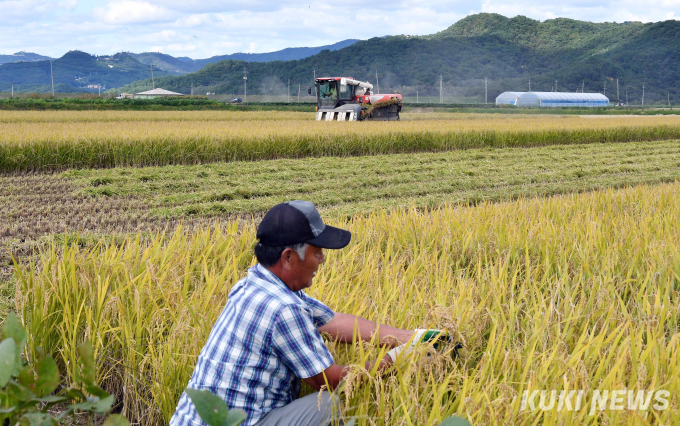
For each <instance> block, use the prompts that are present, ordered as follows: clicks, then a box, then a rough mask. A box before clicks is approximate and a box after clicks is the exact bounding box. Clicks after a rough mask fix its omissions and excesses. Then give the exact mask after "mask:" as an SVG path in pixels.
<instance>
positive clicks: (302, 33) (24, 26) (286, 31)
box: [0, 0, 680, 59]
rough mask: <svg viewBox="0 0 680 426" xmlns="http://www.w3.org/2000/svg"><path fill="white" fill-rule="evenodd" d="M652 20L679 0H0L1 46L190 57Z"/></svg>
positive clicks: (679, 11) (673, 13) (675, 9)
mask: <svg viewBox="0 0 680 426" xmlns="http://www.w3.org/2000/svg"><path fill="white" fill-rule="evenodd" d="M480 12H494V13H500V14H502V15H505V16H507V17H514V16H517V15H524V16H528V17H530V18H533V19H538V20H541V21H543V20H546V19H552V18H557V17H564V18H573V19H578V20H583V21H592V22H624V21H643V22H657V21H663V20H667V19H679V18H680V0H646V1H639V0H619V1H609V0H593V1H586V0H573V1H570V2H564V1H563V0H559V1H557V0H518V1H505V0H486V1H458V0H439V1H435V0H421V1H400V0H391V1H390V0H373V1H366V0H343V1H342V2H313V1H311V0H304V1H303V0H301V1H297V0H294V1H280V0H274V1H273V0H226V1H225V0H101V1H100V0H49V1H47V0H0V28H1V30H0V31H2V37H0V54H12V53H15V52H18V51H27V52H34V53H39V54H42V55H47V56H51V57H55V58H56V57H60V56H62V55H63V54H64V53H66V52H68V51H69V50H82V51H85V52H88V53H91V54H96V55H108V54H113V53H117V52H121V51H129V52H135V53H140V52H162V53H167V54H169V55H173V56H188V57H191V58H194V59H202V58H208V57H211V56H215V55H224V54H230V53H236V52H250V53H262V52H272V51H276V50H281V49H284V48H286V47H311V46H323V45H327V44H332V43H335V42H338V41H340V40H345V39H349V38H357V39H369V38H372V37H379V36H384V35H397V34H412V35H425V34H433V33H436V32H438V31H441V30H443V29H446V28H447V27H449V26H451V25H452V24H454V23H455V22H456V21H458V20H460V19H462V18H464V17H465V16H468V15H470V14H475V13H480Z"/></svg>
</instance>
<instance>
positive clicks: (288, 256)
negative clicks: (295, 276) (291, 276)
mask: <svg viewBox="0 0 680 426" xmlns="http://www.w3.org/2000/svg"><path fill="white" fill-rule="evenodd" d="M293 252H294V250H293V249H291V248H290V247H288V248H287V249H285V250H284V251H283V253H281V266H283V267H284V269H288V270H289V269H290V268H291V261H292V260H293Z"/></svg>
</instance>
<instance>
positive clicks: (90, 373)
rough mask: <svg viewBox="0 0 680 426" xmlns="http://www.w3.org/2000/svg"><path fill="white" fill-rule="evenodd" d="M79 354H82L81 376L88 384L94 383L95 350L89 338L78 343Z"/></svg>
mask: <svg viewBox="0 0 680 426" xmlns="http://www.w3.org/2000/svg"><path fill="white" fill-rule="evenodd" d="M78 356H80V363H81V369H80V378H81V379H82V381H83V383H85V384H86V385H94V378H95V368H94V352H93V350H92V344H91V343H90V341H89V340H86V341H84V342H83V343H81V344H80V345H78Z"/></svg>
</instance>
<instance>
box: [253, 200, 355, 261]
mask: <svg viewBox="0 0 680 426" xmlns="http://www.w3.org/2000/svg"><path fill="white" fill-rule="evenodd" d="M257 238H258V239H259V240H260V243H261V244H264V245H266V246H288V245H293V244H301V243H307V244H311V245H313V246H316V247H321V248H326V249H341V248H343V247H345V246H346V245H347V244H349V241H350V240H351V239H352V234H351V233H350V232H349V231H345V230H344V229H340V228H336V227H333V226H328V225H326V224H325V223H323V220H321V216H320V215H319V212H318V211H317V210H316V207H314V204H313V203H312V202H310V201H300V200H295V201H286V202H285V203H281V204H277V205H275V206H274V207H272V209H271V210H269V211H268V212H267V214H266V215H265V216H264V219H262V222H260V225H259V226H258V227H257Z"/></svg>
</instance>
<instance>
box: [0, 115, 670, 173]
mask: <svg viewBox="0 0 680 426" xmlns="http://www.w3.org/2000/svg"><path fill="white" fill-rule="evenodd" d="M5 114H6V113H5ZM25 114H27V113H25ZM43 114H53V113H43ZM61 114H62V115H59V116H58V117H59V118H58V119H55V120H54V122H51V123H50V124H49V126H46V125H45V123H44V121H40V120H39V118H40V117H41V116H39V115H37V116H36V117H37V118H35V120H36V121H30V114H29V115H28V116H27V117H29V118H25V119H24V120H23V121H19V122H15V121H12V120H11V119H10V118H7V119H6V120H7V121H8V122H6V123H3V124H2V127H3V132H2V133H1V134H0V172H12V171H23V170H61V169H66V168H97V167H116V166H156V165H166V164H198V163H207V162H214V161H237V160H264V159H273V158H300V157H320V156H357V155H375V154H386V153H407V152H419V151H446V150H453V149H469V148H483V147H532V146H542V145H565V144H578V143H597V142H631V141H649V140H663V139H672V138H680V118H679V117H644V118H635V119H632V120H631V119H630V118H611V117H606V118H604V119H581V118H578V117H554V116H553V117H546V116H542V117H533V116H532V117H515V116H513V117H505V116H493V117H492V118H489V117H488V116H482V117H479V116H477V115H474V114H463V115H462V117H461V118H459V119H453V120H442V119H434V120H415V121H408V120H407V117H405V119H404V121H402V122H360V123H355V122H352V123H338V122H328V123H327V122H316V121H311V120H310V119H304V120H285V121H282V120H280V119H279V118H280V117H284V116H285V117H290V116H291V115H292V114H294V113H280V114H281V115H277V113H266V114H265V115H263V116H261V117H258V116H257V114H254V113H253V114H251V113H210V114H213V115H208V114H206V113H199V114H206V117H207V118H206V120H197V117H201V116H200V115H199V114H196V113H192V114H191V115H187V117H193V119H191V120H187V121H176V120H175V118H176V117H177V115H176V114H177V113H173V114H175V115H173V114H169V113H165V114H169V115H168V117H173V119H168V120H163V121H135V120H133V119H129V117H135V116H134V115H133V113H130V112H126V113H125V114H121V115H118V116H116V115H114V117H119V118H121V119H120V120H109V119H108V118H106V117H111V113H92V114H108V115H102V117H103V119H102V121H97V122H89V121H77V122H68V121H65V118H64V117H67V116H66V115H64V114H66V113H61ZM138 114H145V113H138ZM162 114H164V113H160V114H159V115H158V117H162V116H163V115H162ZM187 114H189V113H187ZM215 114H223V115H224V117H225V118H224V119H223V120H220V121H215V120H213V119H212V118H214V117H218V116H219V115H215ZM230 114H234V115H230ZM249 114H251V115H249ZM2 116H3V114H2V113H0V117H2ZM95 116H97V117H98V115H95ZM451 116H452V117H456V115H455V114H451ZM48 117H49V116H48ZM77 117H78V120H81V119H83V117H84V116H77ZM229 117H231V118H234V119H229ZM235 117H238V118H239V119H235ZM265 118H266V119H265ZM43 119H44V117H43ZM0 121H2V118H0Z"/></svg>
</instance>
